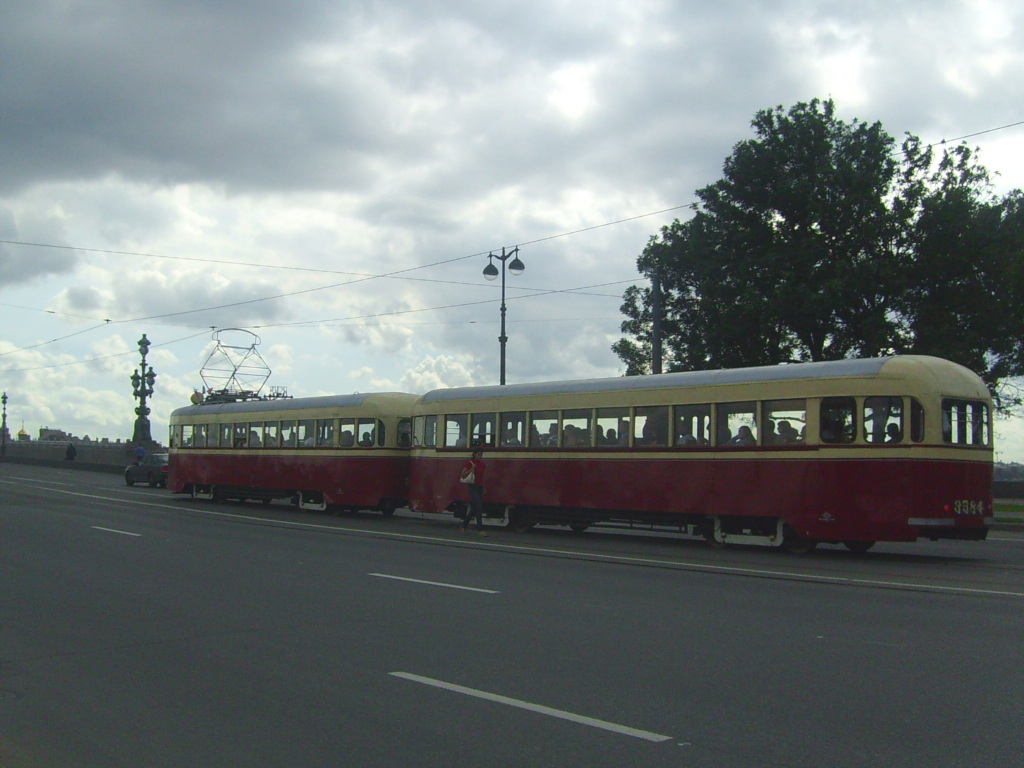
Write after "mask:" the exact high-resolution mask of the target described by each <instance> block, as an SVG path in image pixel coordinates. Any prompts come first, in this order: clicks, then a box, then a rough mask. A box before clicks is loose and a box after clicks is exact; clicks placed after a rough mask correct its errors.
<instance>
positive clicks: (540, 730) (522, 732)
mask: <svg viewBox="0 0 1024 768" xmlns="http://www.w3.org/2000/svg"><path fill="white" fill-rule="evenodd" d="M1022 648H1024V536H1022V535H1021V534H1020V533H1017V532H1014V531H997V532H994V533H993V535H992V539H991V540H990V541H987V542H980V543H968V542H964V543H929V542H921V543H917V544H913V545H880V546H879V547H878V548H877V550H873V551H872V552H871V553H869V554H868V555H866V556H863V557H853V556H850V555H849V554H848V553H846V552H845V551H843V550H841V549H838V548H836V549H832V548H828V549H823V550H822V551H819V552H817V553H814V554H811V555H809V556H803V557H796V556H788V555H784V554H782V553H779V552H775V551H766V550H761V549H750V548H727V549H725V550H712V549H710V548H708V547H707V546H706V545H704V544H703V543H701V542H696V541H680V540H677V539H669V538H666V537H661V536H650V535H637V534H636V533H622V532H596V531H588V532H587V533H585V534H583V535H574V534H571V533H569V532H568V531H563V530H551V531H534V532H531V533H529V534H526V535H516V534H512V533H506V532H494V533H493V534H492V535H491V536H490V537H489V538H486V539H481V538H478V537H476V536H466V537H463V536H460V535H459V534H458V531H457V529H456V526H455V525H454V524H453V522H452V521H451V519H450V518H447V519H443V518H442V519H437V518H426V517H420V516H415V515H412V514H405V515H402V514H401V513H400V514H399V515H397V516H396V517H394V518H392V519H383V518H381V517H380V516H379V515H373V514H366V515H359V516H349V517H329V516H325V515H312V514H306V513H298V512H296V511H293V510H291V509H289V508H288V507H285V506H283V505H276V504H275V505H268V506H263V505H214V504H207V503H196V502H193V501H191V500H189V499H184V498H181V497H174V496H171V495H170V494H168V493H167V492H166V491H162V490H160V489H150V488H145V487H142V488H140V487H136V488H127V487H125V486H124V484H123V481H122V480H121V479H120V478H118V477H117V476H116V475H103V474H93V473H86V472H73V471H68V470H51V469H44V468H36V467H28V466H20V465H5V464H0V767H2V768H25V767H31V768H37V767H42V766H46V767H47V768H52V767H53V766H75V767H79V766H81V767H83V768H87V767H90V766H97V768H99V767H102V768H119V767H121V766H124V767H125V768H128V767H129V766H130V767H131V768H137V766H153V767H157V768H160V767H163V766H188V768H197V767H203V766H211V767H233V766H247V767H249V766H301V767H302V768H311V767H313V766H399V765H401V766H444V767H445V768H451V767H453V766H588V767H593V766H616V767H617V768H620V767H622V766H694V767H697V768H703V767H711V766H714V767H716V768H717V767H719V766H730V767H731V766H735V767H736V768H762V767H764V768H767V767H769V766H770V767H772V768H779V767H785V768H789V767H794V768H796V767H799V768H804V767H807V768H810V767H812V766H813V768H822V766H829V767H830V768H846V767H848V766H849V767H853V766H858V767H860V766H865V767H867V766H870V767H871V768H877V767H878V766H887V767H890V768H897V767H901V766H908V767H909V766H914V768H918V767H919V766H928V767H929V768H942V767H944V766H950V767H952V766H956V767H957V768H965V767H970V766H978V768H1003V767H1005V768H1020V767H1021V766H1024V727H1022V726H1021V717H1022V714H1021V713H1022V712H1024V706H1022V705H1024V652H1022Z"/></svg>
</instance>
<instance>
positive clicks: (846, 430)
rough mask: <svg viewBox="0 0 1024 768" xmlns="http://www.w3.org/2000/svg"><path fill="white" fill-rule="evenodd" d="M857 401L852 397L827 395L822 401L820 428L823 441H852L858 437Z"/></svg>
mask: <svg viewBox="0 0 1024 768" xmlns="http://www.w3.org/2000/svg"><path fill="white" fill-rule="evenodd" d="M856 413H857V403H856V402H855V401H854V399H853V398H852V397H826V398H823V399H822V401H821V416H820V421H821V424H820V425H819V427H818V428H819V429H820V430H821V442H823V443H852V442H853V441H854V440H856V439H857V424H856V422H855V419H856Z"/></svg>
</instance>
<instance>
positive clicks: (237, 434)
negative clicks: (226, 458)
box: [231, 422, 249, 448]
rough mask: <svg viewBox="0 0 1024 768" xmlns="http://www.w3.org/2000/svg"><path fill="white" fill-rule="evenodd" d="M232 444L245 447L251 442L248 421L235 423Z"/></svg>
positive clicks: (234, 446) (235, 446)
mask: <svg viewBox="0 0 1024 768" xmlns="http://www.w3.org/2000/svg"><path fill="white" fill-rule="evenodd" d="M231 429H232V433H231V434H232V437H231V446H232V447H233V448H245V446H246V445H247V444H248V442H249V425H248V424H247V423H246V422H240V423H238V424H233V425H232V427H231Z"/></svg>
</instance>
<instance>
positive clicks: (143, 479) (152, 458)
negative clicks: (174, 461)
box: [124, 453, 167, 488]
mask: <svg viewBox="0 0 1024 768" xmlns="http://www.w3.org/2000/svg"><path fill="white" fill-rule="evenodd" d="M124 482H125V484H126V485H135V484H136V483H149V487H150V488H156V487H157V486H158V485H159V486H161V487H163V488H166V487H167V454H166V453H150V454H148V455H146V456H143V457H142V461H141V462H140V463H138V464H129V465H128V466H127V467H125V470H124Z"/></svg>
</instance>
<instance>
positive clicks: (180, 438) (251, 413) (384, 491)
mask: <svg viewBox="0 0 1024 768" xmlns="http://www.w3.org/2000/svg"><path fill="white" fill-rule="evenodd" d="M415 401H416V396H415V395H409V394H402V393H382V394H356V395H340V396H328V397H310V398H296V399H286V398H282V399H270V400H245V401H240V402H221V403H216V402H214V403H203V404H199V405H193V406H189V407H185V408H178V409H177V410H175V411H174V412H173V413H172V414H171V420H170V431H171V437H170V440H171V447H170V462H169V463H170V471H169V478H168V487H169V488H170V489H171V490H172V491H174V492H175V493H190V494H192V496H193V497H194V498H212V499H218V500H219V499H241V500H246V499H254V500H263V501H270V500H272V499H291V500H293V501H294V502H295V504H296V505H297V506H299V507H301V508H303V509H314V510H323V509H326V508H327V507H328V506H334V507H337V508H349V509H377V510H380V511H382V512H384V513H385V514H391V513H392V512H394V511H395V509H396V508H397V507H399V506H403V505H404V504H405V503H406V498H407V480H408V460H409V459H408V453H409V450H408V449H409V443H410V437H409V426H410V424H409V416H410V413H411V410H412V406H413V403H414V402H415Z"/></svg>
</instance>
